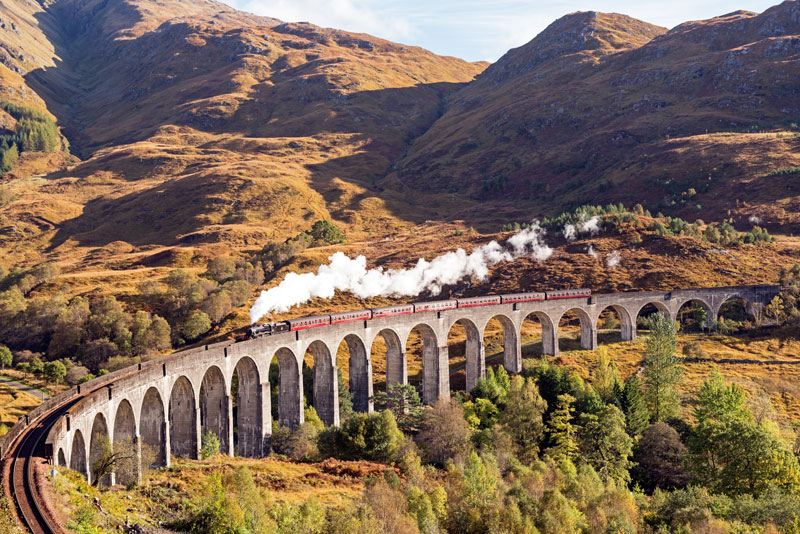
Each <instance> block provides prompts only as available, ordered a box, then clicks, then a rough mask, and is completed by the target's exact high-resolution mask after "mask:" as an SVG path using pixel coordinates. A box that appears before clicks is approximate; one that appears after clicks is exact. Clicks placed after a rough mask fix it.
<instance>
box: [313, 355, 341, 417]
mask: <svg viewBox="0 0 800 534" xmlns="http://www.w3.org/2000/svg"><path fill="white" fill-rule="evenodd" d="M308 350H310V351H311V354H312V355H313V357H314V409H315V410H316V411H317V415H319V418H320V419H322V422H323V423H325V424H326V425H335V426H338V425H339V380H338V377H337V375H336V363H335V362H334V356H333V355H332V354H331V350H330V349H329V348H328V346H327V345H326V344H325V343H323V342H322V341H314V342H312V343H311V344H310V345H309V346H308Z"/></svg>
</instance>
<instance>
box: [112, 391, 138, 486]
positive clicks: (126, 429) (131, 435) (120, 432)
mask: <svg viewBox="0 0 800 534" xmlns="http://www.w3.org/2000/svg"><path fill="white" fill-rule="evenodd" d="M136 447H137V445H136V418H135V416H134V414H133V407H132V406H131V403H130V402H128V401H127V400H123V401H122V402H120V403H119V406H118V407H117V415H116V416H115V417H114V448H115V449H119V448H125V449H126V450H127V451H128V452H135V451H136ZM135 463H136V464H138V461H137V462H135ZM131 467H138V465H136V466H134V465H133V463H132V464H131ZM138 475H139V474H138V469H136V471H135V472H134V471H133V470H132V469H131V470H129V469H120V470H116V471H115V473H114V479H115V482H116V483H117V484H122V485H123V486H127V485H129V484H133V483H134V482H136V479H137V477H138Z"/></svg>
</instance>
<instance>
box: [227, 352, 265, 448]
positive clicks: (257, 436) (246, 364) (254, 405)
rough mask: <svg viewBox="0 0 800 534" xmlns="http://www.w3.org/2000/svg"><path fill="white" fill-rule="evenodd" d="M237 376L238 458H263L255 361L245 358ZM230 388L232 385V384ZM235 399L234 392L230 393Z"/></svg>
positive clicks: (239, 363) (260, 403) (237, 368)
mask: <svg viewBox="0 0 800 534" xmlns="http://www.w3.org/2000/svg"><path fill="white" fill-rule="evenodd" d="M234 372H235V373H236V377H237V389H236V416H235V418H234V422H235V424H236V428H235V429H234V445H235V447H236V452H237V454H238V455H239V456H245V457H248V458H260V457H261V456H263V454H264V432H263V426H262V421H263V418H262V412H261V410H262V397H261V395H262V392H261V377H260V375H259V373H258V367H256V362H254V361H253V360H252V358H249V357H246V356H245V357H244V358H242V359H240V360H239V362H238V363H237V364H236V369H235V370H234ZM231 387H233V385H232V384H231ZM231 397H233V391H231Z"/></svg>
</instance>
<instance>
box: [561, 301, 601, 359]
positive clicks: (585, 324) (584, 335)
mask: <svg viewBox="0 0 800 534" xmlns="http://www.w3.org/2000/svg"><path fill="white" fill-rule="evenodd" d="M570 312H572V313H574V314H575V315H577V316H578V320H579V321H580V325H581V339H580V342H581V348H582V349H586V350H594V349H596V348H597V328H596V327H595V324H594V322H593V321H592V318H591V317H589V314H588V313H587V312H586V310H584V309H583V308H570V309H568V310H566V311H564V313H562V314H561V317H559V318H558V323H557V324H558V325H559V326H560V324H561V320H562V319H563V318H564V316H565V315H567V314H568V313H570Z"/></svg>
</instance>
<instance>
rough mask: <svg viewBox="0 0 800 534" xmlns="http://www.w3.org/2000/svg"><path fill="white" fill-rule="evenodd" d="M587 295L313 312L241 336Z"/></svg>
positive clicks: (257, 327)
mask: <svg viewBox="0 0 800 534" xmlns="http://www.w3.org/2000/svg"><path fill="white" fill-rule="evenodd" d="M591 295H592V290H591V289H561V290H557V291H545V292H542V293H513V294H509V295H492V296H485V297H470V298H459V299H448V300H435V301H430V302H416V303H413V304H401V305H399V306H385V307H383V308H372V309H369V310H357V311H347V312H341V313H331V314H329V315H315V316H312V317H301V318H299V319H290V320H288V321H280V322H276V323H265V324H258V325H253V326H251V327H249V328H248V329H247V334H246V336H245V338H244V339H254V338H257V337H262V336H271V335H273V334H280V333H281V332H294V331H296V330H305V329H308V328H316V327H318V326H324V325H331V324H339V323H347V322H351V321H369V320H371V319H378V318H380V317H392V316H394V315H408V314H411V313H423V312H432V311H436V312H438V311H442V310H452V309H456V308H472V307H475V306H491V305H493V304H510V303H516V302H534V301H540V300H557V299H572V298H581V297H590V296H591Z"/></svg>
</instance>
